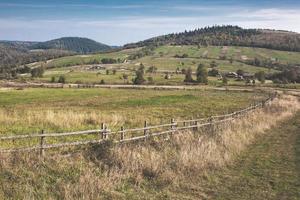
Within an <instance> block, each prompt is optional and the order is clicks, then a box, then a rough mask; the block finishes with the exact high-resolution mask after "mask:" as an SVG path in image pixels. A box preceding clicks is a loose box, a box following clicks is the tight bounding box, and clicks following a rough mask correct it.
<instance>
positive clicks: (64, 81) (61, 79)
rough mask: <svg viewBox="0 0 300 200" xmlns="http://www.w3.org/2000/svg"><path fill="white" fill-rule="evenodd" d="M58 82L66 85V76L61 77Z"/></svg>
mask: <svg viewBox="0 0 300 200" xmlns="http://www.w3.org/2000/svg"><path fill="white" fill-rule="evenodd" d="M57 82H58V83H66V78H65V76H64V75H61V76H59V78H58V81H57Z"/></svg>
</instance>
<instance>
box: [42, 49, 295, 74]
mask: <svg viewBox="0 0 300 200" xmlns="http://www.w3.org/2000/svg"><path fill="white" fill-rule="evenodd" d="M138 51H139V49H126V50H122V51H117V52H112V53H103V54H94V55H77V56H69V57H63V58H58V59H54V60H51V61H49V62H48V63H47V67H65V66H72V65H83V64H88V63H90V62H91V61H94V60H97V61H99V62H100V61H101V59H102V58H115V59H118V58H120V59H122V60H125V59H127V58H128V56H129V55H132V54H134V53H136V52H138ZM183 54H187V55H188V58H184V59H180V58H177V59H176V58H174V56H175V55H183ZM220 56H226V59H227V60H219V57H220ZM255 57H256V58H259V59H263V60H271V59H276V60H277V61H278V62H280V63H283V64H287V63H290V64H300V53H299V52H286V51H276V50H269V49H263V48H250V47H218V46H211V47H200V48H198V47H197V46H162V47H158V48H156V49H155V50H154V51H153V55H151V56H145V57H142V58H140V59H137V60H134V61H132V62H131V63H123V64H120V65H123V66H125V67H128V68H132V67H134V66H136V64H137V63H140V62H142V63H145V64H146V65H149V66H150V65H155V66H156V67H157V68H158V69H165V70H176V68H177V67H184V68H186V67H192V68H195V67H196V66H197V65H198V64H199V63H203V64H205V65H207V67H209V63H210V62H211V61H212V60H217V63H218V64H219V68H220V71H236V70H237V69H243V70H245V71H247V72H251V73H253V72H257V71H260V70H264V71H266V72H274V70H271V71H269V69H267V68H263V67H255V66H251V65H246V64H243V63H241V62H240V61H242V60H244V59H254V58H255ZM229 58H232V59H233V60H234V62H233V63H232V64H231V63H229V61H228V59H229ZM181 63H184V66H182V65H181Z"/></svg>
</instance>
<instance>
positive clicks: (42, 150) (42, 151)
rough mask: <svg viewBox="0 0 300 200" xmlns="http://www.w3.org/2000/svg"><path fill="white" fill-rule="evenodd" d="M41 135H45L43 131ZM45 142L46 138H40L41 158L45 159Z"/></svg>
mask: <svg viewBox="0 0 300 200" xmlns="http://www.w3.org/2000/svg"><path fill="white" fill-rule="evenodd" d="M41 135H44V130H42V131H41ZM44 140H45V137H44V136H41V137H40V156H41V157H44V155H45V152H44V142H45V141H44Z"/></svg>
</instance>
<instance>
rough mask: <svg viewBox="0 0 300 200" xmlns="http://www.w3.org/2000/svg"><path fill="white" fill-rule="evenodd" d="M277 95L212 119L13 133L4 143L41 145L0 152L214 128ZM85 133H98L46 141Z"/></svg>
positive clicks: (5, 150) (6, 151)
mask: <svg viewBox="0 0 300 200" xmlns="http://www.w3.org/2000/svg"><path fill="white" fill-rule="evenodd" d="M276 95H277V94H272V95H270V97H269V98H268V99H266V100H263V101H262V102H259V103H257V104H255V105H251V106H249V107H247V108H245V109H242V110H239V111H235V112H233V113H230V114H225V115H218V116H212V117H209V118H201V119H192V120H181V121H176V120H175V119H171V120H170V123H168V124H161V125H155V126H148V123H147V121H145V123H144V127H142V128H133V129H125V128H124V127H121V128H120V130H119V131H114V132H113V131H111V130H110V129H109V128H108V126H107V125H106V124H102V125H101V128H100V129H95V130H87V131H78V132H68V133H45V131H44V130H42V131H41V132H40V134H31V135H13V136H5V137H0V142H3V141H17V140H18V141H19V140H30V139H34V138H35V139H37V141H38V143H39V144H38V145H35V146H25V147H24V146H22V147H17V148H16V147H14V148H8V149H3V148H0V153H10V152H26V151H39V153H40V155H41V156H43V155H44V151H45V150H46V149H53V148H60V147H71V146H79V145H88V144H97V143H101V142H104V141H106V140H110V139H111V140H113V141H114V142H116V143H124V142H130V141H138V140H147V138H149V137H156V136H161V135H167V134H174V133H176V132H179V131H183V130H194V131H197V130H198V129H200V128H203V127H213V126H214V125H217V124H221V123H225V122H229V121H232V120H234V119H236V118H239V117H241V116H244V115H245V114H247V113H249V112H251V111H253V110H255V109H258V108H263V107H264V106H265V105H267V104H268V103H270V102H271V101H272V100H273V99H274V98H275V97H276ZM134 133H135V134H134ZM83 135H94V136H95V139H92V140H79V141H75V142H65V143H54V144H47V143H46V139H47V138H61V137H68V136H83Z"/></svg>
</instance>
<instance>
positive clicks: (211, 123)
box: [209, 116, 215, 133]
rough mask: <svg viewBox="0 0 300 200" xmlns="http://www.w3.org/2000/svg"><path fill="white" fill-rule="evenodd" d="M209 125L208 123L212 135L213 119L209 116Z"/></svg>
mask: <svg viewBox="0 0 300 200" xmlns="http://www.w3.org/2000/svg"><path fill="white" fill-rule="evenodd" d="M209 123H210V125H209V126H210V131H211V133H214V131H215V130H214V124H213V117H212V116H211V117H210V118H209Z"/></svg>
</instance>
